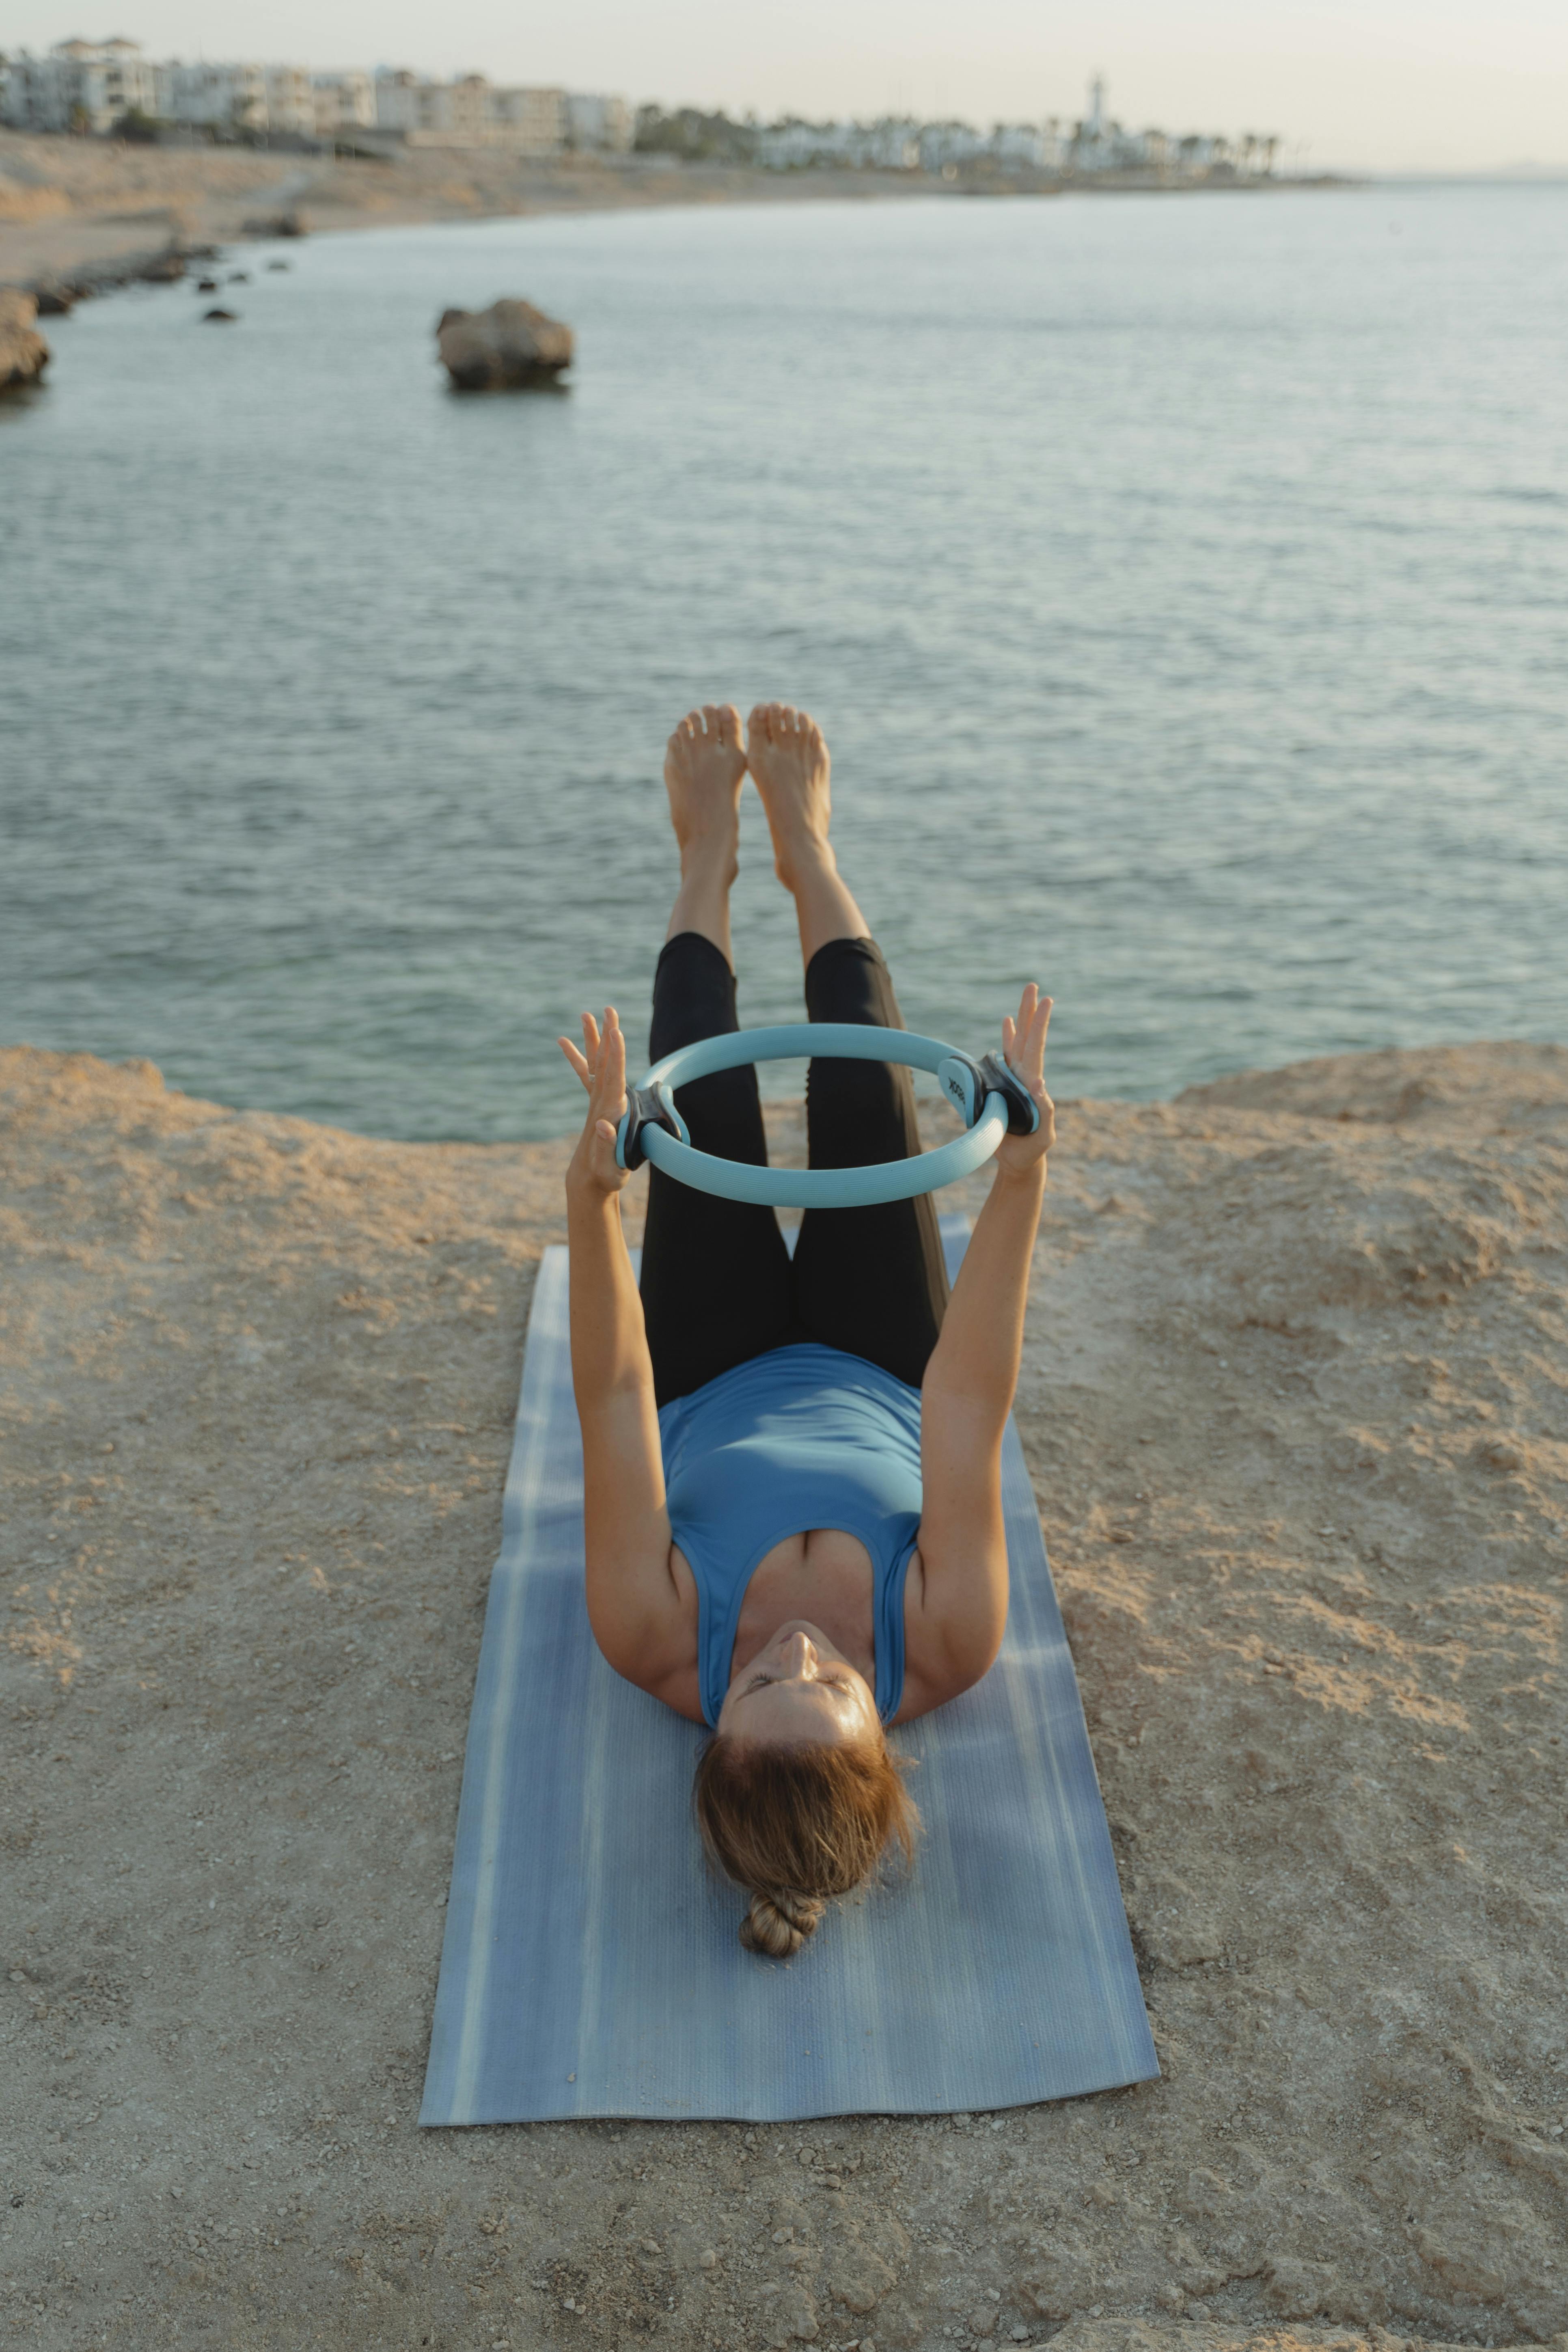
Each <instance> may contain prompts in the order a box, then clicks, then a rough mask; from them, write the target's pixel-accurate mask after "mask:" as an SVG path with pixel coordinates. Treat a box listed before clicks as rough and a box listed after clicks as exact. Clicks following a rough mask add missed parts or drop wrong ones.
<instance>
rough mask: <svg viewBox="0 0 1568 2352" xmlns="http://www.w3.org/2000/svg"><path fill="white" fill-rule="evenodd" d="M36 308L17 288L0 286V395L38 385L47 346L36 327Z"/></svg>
mask: <svg viewBox="0 0 1568 2352" xmlns="http://www.w3.org/2000/svg"><path fill="white" fill-rule="evenodd" d="M37 315H38V305H37V301H36V299H34V297H33V296H32V295H31V294H24V293H23V291H22V289H21V288H20V287H19V286H0V392H10V391H13V390H15V389H16V387H18V386H20V385H22V384H28V383H37V381H38V378H39V377H40V376H41V375H42V374H43V373H44V370H45V369H46V368H47V366H48V363H49V347H48V345H47V343H46V342H45V341H44V339H43V337H42V335H40V334H39V333H38V332H37V329H36V328H35V326H34V324H33V321H34V320H35V319H36V318H37Z"/></svg>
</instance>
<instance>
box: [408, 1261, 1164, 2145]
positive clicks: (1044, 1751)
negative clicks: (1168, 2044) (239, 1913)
mask: <svg viewBox="0 0 1568 2352" xmlns="http://www.w3.org/2000/svg"><path fill="white" fill-rule="evenodd" d="M966 1234H967V1228H966V1226H965V1224H964V1222H963V1220H962V1219H959V1218H947V1219H944V1220H943V1222H942V1239H943V1242H944V1244H945V1245H946V1248H947V1252H948V1260H949V1265H950V1267H956V1265H957V1263H958V1260H959V1259H960V1258H961V1257H962V1255H963V1245H964V1240H965V1238H966ZM582 1481H583V1472H582V1453H581V1447H580V1444H579V1438H578V1430H577V1414H576V1409H575V1407H574V1403H573V1400H572V1381H571V1366H570V1360H569V1353H568V1340H567V1272H566V1252H565V1251H564V1250H563V1249H551V1250H547V1251H546V1253H545V1255H544V1261H543V1264H542V1266H541V1268H540V1272H539V1278H538V1283H537V1286H536V1287H535V1290H534V1297H533V1310H532V1315H531V1319H530V1323H529V1333H528V1347H527V1352H526V1355H525V1358H524V1361H523V1372H522V1394H521V1401H520V1403H519V1406H518V1416H517V1434H516V1439H515V1442H514V1444H513V1447H512V1455H511V1465H510V1470H509V1471H508V1474H507V1484H506V1500H505V1507H504V1511H503V1517H502V1535H501V1549H500V1559H498V1560H497V1562H496V1567H495V1573H494V1575H493V1576H492V1578H491V1580H490V1591H489V1607H488V1609H487V1612H486V1616H485V1628H484V1636H483V1640H482V1642H481V1643H480V1648H479V1675H478V1681H477V1684H476V1687H475V1692H474V1708H473V1716H472V1718H471V1720H470V1723H469V1726H468V1753H467V1757H466V1759H465V1762H464V1768H463V1790H462V1798H461V1801H460V1804H459V1807H458V1840H457V1853H456V1856H455V1859H454V1862H453V1865H452V1885H451V1893H450V1895H449V1897H448V1899H447V1929H446V1939H445V1942H444V1945H443V1948H442V1952H441V1975H440V1981H439V1984H438V1986H437V1994H436V2013H435V2020H434V2023H433V2026H432V2030H431V2037H430V2058H429V2064H428V2067H427V2069H426V2077H425V2097H424V2104H423V2105H422V2107H421V2109H420V2116H419V2120H420V2122H421V2124H426V2125H434V2124H490V2123H521V2122H537V2121H542V2120H544V2119H546V2118H556V2117H561V2116H658V2117H661V2118H664V2119H665V2120H674V2119H679V2118H680V2117H683V2116H688V2117H696V2116H713V2117H731V2118H736V2119H741V2120H744V2121H746V2122H751V2123H781V2122H784V2121H786V2120H788V2119H790V2118H793V2117H803V2116H839V2115H867V2114H870V2115H878V2114H879V2115H893V2114H916V2115H929V2114H933V2113H938V2112H942V2111H949V2112H951V2111H955V2110H959V2111H961V2110H963V2109H973V2108H987V2107H1007V2106H1018V2105H1026V2104H1028V2103H1031V2102H1033V2101H1037V2100H1041V2099H1062V2098H1070V2097H1072V2096H1074V2095H1078V2094H1079V2093H1082V2092H1086V2091H1099V2090H1106V2089H1109V2088H1110V2087H1111V2086H1112V2085H1114V2084H1124V2083H1137V2082H1143V2081H1146V2080H1147V2079H1149V2078H1150V2077H1151V2076H1152V2075H1154V2074H1158V2072H1159V2068H1158V2065H1157V2063H1156V2061H1155V2057H1154V2045H1153V2038H1152V2034H1151V2032H1150V2030H1149V2021H1148V2017H1147V2015H1146V2013H1145V2011H1144V2007H1143V2000H1142V1992H1141V1991H1140V1989H1139V1984H1138V1975H1137V1970H1136V1969H1135V1967H1134V1965H1133V1959H1132V1949H1131V1942H1130V1940H1129V1937H1128V1933H1127V1919H1126V1914H1125V1913H1124V1911H1123V1909H1122V1906H1121V1888H1120V1886H1119V1885H1118V1883H1117V1877H1116V1864H1115V1860H1114V1858H1113V1856H1112V1853H1111V1850H1110V1833H1109V1832H1108V1830H1107V1827H1106V1820H1105V1808H1104V1805H1103V1804H1102V1802H1101V1801H1100V1786H1099V1783H1098V1781H1097V1780H1096V1779H1095V1772H1094V1759H1093V1758H1092V1756H1091V1755H1090V1753H1089V1735H1088V1732H1087V1730H1086V1728H1085V1726H1084V1719H1083V1709H1082V1707H1081V1706H1080V1704H1079V1695H1078V1684H1077V1681H1076V1679H1075V1677H1074V1675H1073V1667H1072V1659H1071V1657H1070V1655H1069V1654H1068V1645H1067V1637H1066V1635H1065V1633H1063V1631H1062V1622H1061V1615H1060V1612H1059V1611H1058V1607H1057V1599H1056V1593H1055V1591H1054V1590H1053V1588H1052V1585H1051V1576H1050V1570H1049V1568H1048V1566H1047V1561H1046V1550H1045V1544H1044V1542H1043V1540H1042V1538H1041V1535H1040V1525H1039V1520H1038V1517H1037V1514H1036V1510H1035V1499H1034V1496H1033V1493H1032V1491H1031V1489H1030V1486H1029V1477H1028V1473H1027V1471H1026V1468H1025V1465H1024V1455H1023V1449H1022V1447H1021V1445H1020V1444H1019V1442H1018V1433H1017V1431H1016V1428H1015V1427H1014V1425H1013V1423H1011V1422H1009V1423H1008V1427H1007V1436H1006V1442H1005V1448H1004V1453H1003V1498H1004V1503H1005V1514H1006V1522H1007V1549H1008V1555H1009V1558H1010V1560H1011V1564H1012V1599H1011V1605H1010V1609H1009V1613H1008V1622H1007V1634H1006V1639H1005V1643H1004V1644H1003V1648H1002V1653H1001V1655H1000V1656H999V1657H998V1659H997V1661H996V1663H995V1664H994V1666H993V1667H992V1669H991V1671H990V1673H989V1674H988V1675H986V1676H985V1678H984V1681H983V1682H981V1683H979V1684H977V1685H976V1686H975V1687H974V1689H973V1690H972V1691H967V1692H965V1694H964V1696H963V1697H962V1698H961V1699H956V1700H954V1701H953V1702H952V1704H951V1705H950V1706H944V1707H942V1708H939V1709H938V1711H937V1712H936V1713H935V1714H933V1715H929V1716H926V1717H922V1718H921V1721H919V1722H918V1723H913V1724H909V1725H905V1726H904V1727H902V1728H900V1730H898V1731H896V1732H895V1733H894V1734H893V1735H892V1737H893V1741H894V1744H895V1745H896V1746H897V1747H898V1748H900V1749H902V1750H903V1751H904V1752H905V1753H906V1754H908V1755H911V1756H914V1757H916V1758H918V1759H919V1769H917V1770H916V1771H915V1773H914V1774H913V1776H912V1786H913V1790H914V1794H915V1797H916V1800H917V1801H918V1803H919V1805H920V1809H921V1817H922V1820H923V1822H924V1830H923V1833H922V1836H921V1843H920V1849H919V1855H918V1859H917V1861H916V1864H915V1868H914V1871H913V1873H912V1874H910V1876H909V1877H907V1878H903V1879H900V1880H895V1881H894V1882H893V1883H892V1884H890V1885H886V1886H879V1887H877V1888H874V1889H872V1890H869V1891H863V1892H862V1893H861V1895H858V1896H851V1897H850V1898H849V1899H848V1900H847V1901H846V1902H843V1903H838V1904H835V1905H833V1906H830V1908H829V1911H828V1915H827V1916H826V1919H825V1920H824V1922H823V1924H822V1927H820V1929H819V1930H818V1932H817V1934H816V1936H815V1937H813V1938H812V1940H811V1941H810V1942H809V1943H808V1944H807V1945H806V1946H805V1949H804V1950H803V1951H801V1952H800V1953H798V1954H797V1955H796V1957H795V1958H794V1959H793V1960H791V1961H788V1962H787V1963H780V1962H776V1961H768V1960H762V1959H758V1958H754V1957H753V1956H752V1955H751V1954H750V1953H748V1952H745V1951H743V1950H742V1948H741V1945H740V1943H739V1942H738V1940H737V1938H736V1933H735V1931H736V1928H737V1927H738V1925H739V1923H740V1919H741V1916H742V1909H743V1907H744V1897H743V1896H742V1895H741V1894H740V1892H739V1890H738V1889H736V1888H734V1887H731V1886H730V1885H727V1884H726V1882H724V1881H723V1880H722V1879H720V1878H718V1877H716V1876H714V1875H713V1874H710V1872H709V1870H708V1868H707V1867H706V1865H705V1864H704V1862H703V1859H702V1854H701V1849H700V1845H699V1843H698V1838H697V1833H696V1831H695V1829H694V1827H693V1826H692V1821H691V1810H690V1801H689V1791H690V1782H691V1774H692V1768H693V1765H694V1763H695V1761H696V1757H697V1751H698V1748H699V1746H700V1741H701V1738H702V1736H703V1735H702V1733H701V1731H700V1728H699V1727H697V1726H696V1725H694V1724H689V1723H686V1722H684V1721H683V1720H682V1719H681V1718H680V1717H679V1716H676V1715H673V1714H671V1712H670V1711H669V1709H668V1707H665V1706H660V1704H659V1703H658V1700H657V1699H652V1698H649V1697H648V1696H647V1694H646V1693H645V1692H643V1691H639V1690H634V1689H633V1687H632V1686H631V1685H630V1684H629V1683H625V1682H622V1681H621V1680H620V1678H619V1676H618V1675H615V1674H613V1673H612V1672H611V1670H610V1668H609V1667H608V1666H607V1665H606V1664H605V1662H604V1660H603V1659H602V1658H601V1657H600V1655H599V1653H598V1651H597V1649H596V1648H595V1645H594V1640H593V1636H592V1634H591V1633H590V1632H589V1630H588V1618H587V1612H586V1609H585V1608H584V1600H583V1525H582V1508H583V1483H582Z"/></svg>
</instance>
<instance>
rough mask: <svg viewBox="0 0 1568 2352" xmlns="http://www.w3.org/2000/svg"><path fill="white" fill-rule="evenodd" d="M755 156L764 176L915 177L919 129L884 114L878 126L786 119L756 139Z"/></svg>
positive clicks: (900, 119) (863, 123) (912, 123)
mask: <svg viewBox="0 0 1568 2352" xmlns="http://www.w3.org/2000/svg"><path fill="white" fill-rule="evenodd" d="M754 154H755V159H756V161H757V162H758V163H761V164H762V166H763V169H764V170H765V171H770V172H790V171H797V170H801V169H804V168H805V167H807V166H809V165H813V164H816V165H819V166H820V165H837V166H838V167H839V168H841V169H846V168H847V169H850V170H860V171H865V170H868V169H870V170H880V171H887V172H912V171H915V170H916V169H917V168H918V167H919V164H920V160H921V151H920V125H919V123H918V122H911V121H906V120H904V119H903V118H901V117H896V116H892V115H885V116H883V117H882V118H881V119H880V120H879V121H876V122H803V121H800V120H799V119H798V118H797V117H795V116H793V115H791V116H788V117H786V119H785V120H784V121H782V122H772V123H769V124H768V126H767V127H766V129H765V130H761V131H757V132H756V134H755V141H754Z"/></svg>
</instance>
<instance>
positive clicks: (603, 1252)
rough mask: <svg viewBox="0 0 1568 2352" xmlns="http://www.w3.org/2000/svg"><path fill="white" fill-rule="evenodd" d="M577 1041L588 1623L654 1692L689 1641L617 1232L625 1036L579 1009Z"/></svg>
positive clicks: (573, 1199) (638, 1331)
mask: <svg viewBox="0 0 1568 2352" xmlns="http://www.w3.org/2000/svg"><path fill="white" fill-rule="evenodd" d="M583 1037H584V1047H585V1049H586V1050H585V1051H584V1053H579V1052H578V1051H577V1049H576V1047H575V1046H574V1045H571V1044H570V1043H569V1042H568V1041H567V1040H566V1039H565V1038H564V1037H563V1039H562V1040H561V1045H562V1047H563V1051H564V1053H565V1054H566V1056H567V1059H568V1060H569V1061H570V1062H571V1064H572V1066H573V1068H574V1070H575V1071H576V1073H577V1075H578V1076H579V1077H580V1078H581V1079H582V1081H583V1084H584V1087H586V1088H587V1090H588V1097H589V1101H588V1117H587V1121H586V1124H585V1125H584V1129H583V1133H582V1137H581V1139H579V1142H578V1145H577V1149H576V1150H575V1152H574V1154H573V1157H572V1164H571V1166H570V1167H569V1169H568V1170H567V1171H566V1230H567V1234H568V1238H569V1240H570V1243H571V1254H572V1255H571V1269H572V1295H571V1324H572V1386H573V1391H574V1394H575V1397H576V1400H577V1418H578V1420H579V1422H580V1423H582V1429H583V1517H584V1538H585V1543H586V1552H587V1600H588V1622H589V1623H590V1624H591V1625H592V1627H593V1629H594V1638H595V1641H596V1642H597V1643H598V1644H599V1647H600V1649H601V1650H602V1651H603V1652H604V1654H605V1657H606V1658H607V1659H608V1661H609V1663H610V1664H611V1665H612V1666H614V1667H615V1669H616V1673H617V1674H620V1675H625V1676H626V1679H627V1681H628V1682H634V1683H637V1684H638V1685H641V1687H642V1688H643V1689H645V1690H655V1691H658V1688H659V1685H661V1684H664V1683H666V1682H667V1681H668V1679H669V1677H670V1675H672V1674H678V1673H679V1670H680V1667H681V1665H682V1664H686V1665H687V1666H689V1665H690V1664H691V1657H690V1655H689V1653H690V1652H691V1651H692V1647H693V1640H692V1632H691V1628H690V1626H689V1622H688V1618H689V1611H688V1609H687V1606H686V1604H685V1602H684V1601H683V1599H682V1596H681V1593H680V1591H679V1588H678V1586H677V1584H676V1582H675V1579H674V1576H673V1574H672V1571H671V1566H670V1535H669V1515H668V1511H667V1510H666V1508H665V1500H664V1465H663V1457H662V1454H661V1452H660V1448H659V1440H658V1410H657V1408H656V1406H655V1403H654V1386H653V1365H652V1362H651V1361H650V1360H649V1357H648V1352H647V1337H646V1334H645V1332H644V1328H643V1312H642V1301H641V1299H640V1298H639V1297H638V1296H637V1284H636V1282H635V1280H634V1279H633V1276H632V1266H631V1260H630V1258H629V1257H628V1256H627V1255H626V1238H625V1235H624V1234H623V1233H622V1231H621V1209H620V1192H621V1188H622V1186H623V1185H624V1184H625V1183H626V1171H625V1169H623V1168H619V1167H617V1166H616V1121H617V1120H618V1119H619V1118H620V1116H621V1113H622V1111H623V1110H624V1109H625V1108H626V1039H625V1037H624V1036H623V1034H622V1033H621V1027H620V1024H619V1022H618V1021H617V1020H616V1014H615V1012H614V1009H613V1008H612V1009H611V1010H609V1011H607V1012H606V1013H605V1026H604V1030H603V1033H602V1034H601V1032H600V1030H599V1027H598V1024H597V1023H596V1022H595V1020H594V1019H593V1017H592V1015H591V1014H588V1013H584V1016H583ZM660 1695H661V1696H662V1692H661V1693H660Z"/></svg>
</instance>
